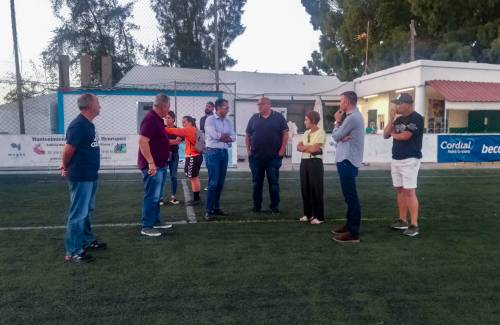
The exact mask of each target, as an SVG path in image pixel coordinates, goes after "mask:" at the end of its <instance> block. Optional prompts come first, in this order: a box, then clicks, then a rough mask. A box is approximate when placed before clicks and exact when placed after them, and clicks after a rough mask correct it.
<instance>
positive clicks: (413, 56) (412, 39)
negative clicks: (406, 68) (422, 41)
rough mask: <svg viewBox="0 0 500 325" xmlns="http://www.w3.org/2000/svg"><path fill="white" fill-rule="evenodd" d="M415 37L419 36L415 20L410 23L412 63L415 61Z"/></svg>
mask: <svg viewBox="0 0 500 325" xmlns="http://www.w3.org/2000/svg"><path fill="white" fill-rule="evenodd" d="M415 36H417V32H416V30H415V20H413V19H412V20H411V22H410V62H412V61H415Z"/></svg>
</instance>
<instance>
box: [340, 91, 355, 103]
mask: <svg viewBox="0 0 500 325" xmlns="http://www.w3.org/2000/svg"><path fill="white" fill-rule="evenodd" d="M340 96H345V98H347V100H348V101H349V103H351V104H352V105H356V104H357V103H358V95H357V94H356V93H355V92H354V91H344V92H343V93H342V94H340Z"/></svg>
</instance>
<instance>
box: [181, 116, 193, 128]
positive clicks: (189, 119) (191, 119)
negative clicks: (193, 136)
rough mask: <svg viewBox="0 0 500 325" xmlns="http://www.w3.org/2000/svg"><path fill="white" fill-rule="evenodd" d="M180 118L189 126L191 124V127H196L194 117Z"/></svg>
mask: <svg viewBox="0 0 500 325" xmlns="http://www.w3.org/2000/svg"><path fill="white" fill-rule="evenodd" d="M182 118H185V119H186V120H187V121H188V123H189V124H191V125H192V126H193V127H196V119H195V118H194V117H192V116H189V115H185V116H183V117H182Z"/></svg>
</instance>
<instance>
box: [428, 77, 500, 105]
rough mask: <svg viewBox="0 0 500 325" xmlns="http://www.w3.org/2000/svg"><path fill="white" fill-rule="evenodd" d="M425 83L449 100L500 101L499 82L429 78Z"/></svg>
mask: <svg viewBox="0 0 500 325" xmlns="http://www.w3.org/2000/svg"><path fill="white" fill-rule="evenodd" d="M427 85H428V86H431V87H432V88H434V89H435V90H436V91H438V92H439V93H440V94H441V95H443V97H444V98H445V99H446V100H447V101H449V102H500V83H495V82H471V81H455V80H430V81H427Z"/></svg>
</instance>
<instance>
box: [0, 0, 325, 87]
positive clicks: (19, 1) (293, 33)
mask: <svg viewBox="0 0 500 325" xmlns="http://www.w3.org/2000/svg"><path fill="white" fill-rule="evenodd" d="M244 10H245V13H244V14H243V17H242V22H243V25H244V26H246V31H245V33H244V34H243V35H241V36H239V37H238V38H237V39H236V40H235V41H234V43H233V44H232V46H231V48H230V50H229V53H230V55H231V56H232V57H233V58H235V59H236V60H238V64H237V65H236V66H234V67H233V68H232V69H231V70H239V71H259V72H277V73H301V68H302V66H304V65H305V64H306V61H307V60H308V59H309V57H310V55H311V52H312V51H313V50H315V49H317V48H318V41H319V33H318V32H315V31H313V29H312V26H311V24H310V23H309V16H308V14H307V13H306V12H305V9H304V7H303V6H302V5H301V3H300V0H248V1H247V4H246V6H245V7H244ZM16 14H17V30H18V42H19V48H20V53H21V58H22V69H23V71H28V70H29V69H30V67H29V64H28V62H29V60H39V57H40V53H41V52H42V50H43V49H44V48H45V47H46V46H47V44H48V42H49V40H50V38H51V37H52V30H53V29H54V28H55V27H56V26H57V23H58V22H57V20H56V18H54V17H53V14H52V10H51V7H50V1H49V0H16ZM134 22H135V23H136V24H137V25H139V26H140V27H141V30H140V31H138V32H137V33H136V34H135V36H136V37H137V39H138V41H139V42H141V43H143V44H145V45H147V44H150V43H151V41H152V40H153V39H155V37H156V36H157V33H158V32H157V29H156V20H155V17H154V13H153V12H152V10H151V8H150V6H149V0H137V2H136V5H135V8H134ZM0 31H1V33H0V44H1V45H2V46H1V47H0V48H1V50H0V79H3V77H4V75H5V73H6V72H14V71H15V65H14V54H13V48H12V33H11V20H10V1H8V0H1V1H0Z"/></svg>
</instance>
